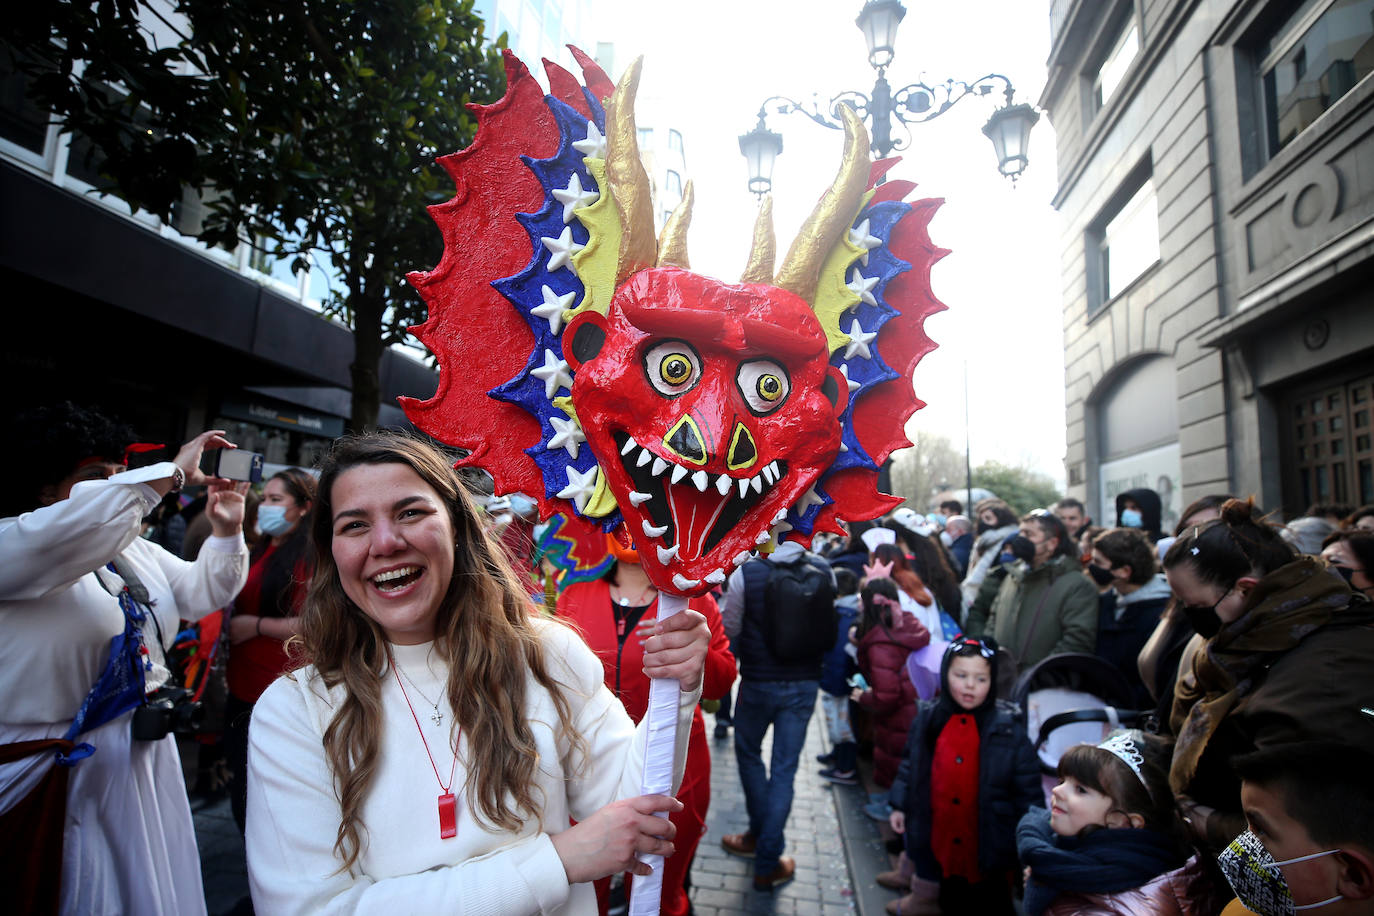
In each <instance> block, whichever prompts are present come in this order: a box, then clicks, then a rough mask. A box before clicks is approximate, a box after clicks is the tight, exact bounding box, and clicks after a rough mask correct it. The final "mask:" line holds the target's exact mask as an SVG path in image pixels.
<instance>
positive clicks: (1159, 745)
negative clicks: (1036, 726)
mask: <svg viewBox="0 0 1374 916" xmlns="http://www.w3.org/2000/svg"><path fill="white" fill-rule="evenodd" d="M1171 754H1172V747H1171V744H1170V742H1168V741H1167V740H1164V739H1161V738H1157V737H1154V736H1152V735H1145V734H1142V733H1141V732H1139V731H1135V730H1131V731H1122V732H1117V733H1116V734H1115V735H1113V736H1112V737H1110V738H1108V739H1107V740H1106V741H1104V742H1102V743H1101V744H1099V745H1097V746H1096V747H1094V746H1093V745H1090V744H1082V745H1079V746H1078V747H1074V748H1070V749H1069V750H1068V751H1066V752H1065V753H1064V755H1063V756H1062V757H1061V758H1060V759H1059V777H1060V783H1059V785H1057V786H1055V788H1054V790H1053V791H1052V792H1051V793H1050V809H1049V810H1048V811H1045V810H1041V809H1033V810H1031V811H1030V812H1029V813H1028V814H1026V816H1025V817H1023V818H1022V819H1021V824H1020V826H1018V827H1017V830H1016V845H1017V851H1018V852H1019V854H1020V857H1021V862H1022V864H1023V865H1025V866H1026V868H1027V873H1028V879H1027V881H1026V896H1025V909H1026V914H1027V916H1041V914H1047V916H1064V914H1075V916H1081V914H1118V913H1119V914H1131V916H1148V914H1171V916H1172V914H1184V916H1189V914H1193V913H1198V912H1201V911H1200V910H1199V909H1198V908H1197V901H1196V898H1195V896H1194V895H1193V894H1192V893H1191V891H1190V885H1191V883H1192V881H1193V880H1194V878H1195V877H1196V876H1197V875H1198V873H1199V868H1198V866H1197V861H1196V860H1195V859H1187V856H1186V854H1185V852H1184V847H1183V845H1182V843H1181V842H1180V840H1181V835H1180V834H1179V831H1178V827H1177V822H1176V820H1175V816H1174V804H1173V795H1172V793H1171V792H1170V791H1169V762H1170V758H1171Z"/></svg>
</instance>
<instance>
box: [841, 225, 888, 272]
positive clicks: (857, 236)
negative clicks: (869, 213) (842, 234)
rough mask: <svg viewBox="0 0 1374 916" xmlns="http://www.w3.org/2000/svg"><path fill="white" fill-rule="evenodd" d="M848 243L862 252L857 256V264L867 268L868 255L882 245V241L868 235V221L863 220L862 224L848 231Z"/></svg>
mask: <svg viewBox="0 0 1374 916" xmlns="http://www.w3.org/2000/svg"><path fill="white" fill-rule="evenodd" d="M849 242H850V244H851V245H856V246H858V247H859V248H862V249H863V250H864V253H863V254H862V255H860V256H859V263H860V264H862V265H864V266H865V267H867V266H868V253H869V252H870V251H872V250H873V249H874V248H877V247H878V246H880V245H882V243H883V240H882V239H880V238H878V237H877V236H874V235H869V234H868V220H864V221H863V222H862V223H859V225H857V226H855V227H854V228H853V229H850V230H849Z"/></svg>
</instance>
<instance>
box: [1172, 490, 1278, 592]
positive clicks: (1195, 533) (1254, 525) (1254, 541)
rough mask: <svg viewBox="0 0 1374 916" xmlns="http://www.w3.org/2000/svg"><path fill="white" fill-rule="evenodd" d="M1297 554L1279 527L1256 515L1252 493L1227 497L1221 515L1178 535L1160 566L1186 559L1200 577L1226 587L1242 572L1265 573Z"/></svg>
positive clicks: (1180, 562)
mask: <svg viewBox="0 0 1374 916" xmlns="http://www.w3.org/2000/svg"><path fill="white" fill-rule="evenodd" d="M1297 556H1298V555H1297V553H1296V552H1295V551H1294V550H1293V548H1292V547H1290V546H1288V544H1287V543H1285V542H1284V540H1283V538H1282V537H1280V536H1279V529H1278V528H1277V527H1276V526H1274V525H1271V524H1269V522H1267V521H1265V519H1264V518H1262V517H1261V516H1260V515H1259V511H1258V509H1257V508H1256V507H1255V500H1254V497H1251V498H1250V499H1245V500H1241V499H1228V500H1227V501H1226V502H1225V504H1224V505H1222V507H1221V518H1218V519H1214V520H1213V521H1210V522H1207V523H1205V524H1202V525H1197V526H1194V527H1192V528H1189V529H1187V530H1185V531H1184V532H1183V533H1182V534H1180V535H1179V536H1178V539H1177V540H1176V541H1174V543H1173V545H1172V546H1171V547H1170V548H1169V552H1168V553H1166V554H1165V555H1164V568H1165V569H1173V568H1174V567H1175V566H1179V565H1181V564H1183V563H1188V564H1190V565H1191V566H1192V567H1193V571H1194V572H1195V573H1196V574H1197V577H1198V579H1200V580H1201V581H1203V582H1206V583H1208V584H1211V585H1218V586H1221V587H1222V588H1230V587H1231V586H1233V585H1235V584H1236V581H1237V580H1238V579H1240V578H1241V577H1242V576H1250V575H1258V576H1266V575H1268V574H1269V573H1271V572H1273V571H1274V570H1276V569H1278V568H1279V567H1280V566H1285V565H1287V564H1288V563H1291V562H1293V561H1294V560H1295V559H1297Z"/></svg>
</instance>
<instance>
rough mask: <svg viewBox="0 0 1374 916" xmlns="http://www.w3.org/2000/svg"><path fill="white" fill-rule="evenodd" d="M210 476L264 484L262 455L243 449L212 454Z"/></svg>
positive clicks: (218, 451) (222, 450)
mask: <svg viewBox="0 0 1374 916" xmlns="http://www.w3.org/2000/svg"><path fill="white" fill-rule="evenodd" d="M210 454H211V455H212V456H213V457H212V458H211V459H210V470H209V472H208V473H209V474H210V476H211V477H225V478H228V479H229V480H246V481H248V482H249V483H261V482H262V453H261V452H249V451H245V450H244V449H241V448H222V449H218V450H216V451H213V452H211V453H210Z"/></svg>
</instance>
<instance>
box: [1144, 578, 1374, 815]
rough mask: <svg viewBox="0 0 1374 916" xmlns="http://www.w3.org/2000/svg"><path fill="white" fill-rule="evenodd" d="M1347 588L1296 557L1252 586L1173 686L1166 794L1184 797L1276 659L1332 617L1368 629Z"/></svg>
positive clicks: (1365, 611)
mask: <svg viewBox="0 0 1374 916" xmlns="http://www.w3.org/2000/svg"><path fill="white" fill-rule="evenodd" d="M1351 598H1352V593H1351V591H1350V587H1349V586H1348V585H1346V584H1345V582H1344V581H1342V580H1341V578H1340V577H1339V576H1337V575H1336V574H1334V573H1333V572H1331V571H1330V570H1329V569H1328V568H1327V566H1326V564H1325V563H1323V562H1322V561H1320V560H1317V559H1316V558H1314V557H1302V558H1300V559H1298V560H1295V561H1293V562H1292V563H1289V564H1287V565H1285V566H1281V567H1279V568H1278V569H1276V570H1274V571H1273V572H1272V573H1270V574H1269V575H1267V576H1265V577H1264V578H1263V579H1260V580H1259V582H1258V583H1257V584H1256V585H1255V587H1254V588H1253V589H1252V590H1251V592H1250V595H1249V597H1248V598H1247V600H1246V603H1245V609H1244V611H1243V612H1242V613H1241V616H1240V617H1239V618H1238V619H1237V620H1234V621H1232V622H1231V623H1228V624H1226V625H1225V626H1223V627H1222V628H1221V631H1220V632H1219V633H1217V635H1216V636H1213V637H1212V638H1211V639H1210V640H1208V641H1207V642H1206V644H1204V645H1203V647H1202V649H1201V651H1199V652H1198V653H1197V654H1196V655H1195V656H1194V657H1193V677H1194V679H1195V681H1196V683H1195V684H1194V685H1192V686H1189V685H1188V684H1186V683H1184V682H1182V681H1180V682H1179V684H1178V686H1177V689H1176V692H1175V696H1174V708H1173V713H1172V715H1171V716H1170V724H1171V726H1172V727H1173V732H1174V734H1176V735H1178V743H1177V744H1176V745H1175V746H1174V761H1173V765H1172V767H1171V768H1170V771H1169V786H1170V788H1172V789H1173V791H1174V792H1175V793H1176V794H1186V793H1187V790H1188V787H1189V786H1190V785H1191V784H1192V781H1193V777H1194V776H1196V775H1197V769H1198V762H1199V761H1200V760H1201V759H1202V755H1203V753H1204V752H1205V751H1206V749H1207V744H1208V742H1210V741H1211V739H1212V736H1213V735H1214V734H1215V733H1216V730H1217V728H1218V726H1220V725H1221V722H1222V720H1224V719H1225V718H1226V717H1227V716H1228V715H1229V714H1230V713H1231V711H1232V710H1233V709H1235V707H1236V704H1237V703H1239V702H1240V701H1241V700H1242V699H1243V698H1244V697H1245V696H1247V695H1248V694H1250V693H1252V692H1253V691H1254V690H1255V688H1256V687H1257V686H1258V684H1259V682H1260V680H1261V679H1262V678H1263V675H1264V673H1265V672H1266V671H1267V670H1268V669H1269V667H1270V666H1271V665H1273V664H1274V662H1276V661H1277V660H1278V659H1279V658H1280V657H1282V656H1283V655H1284V654H1285V653H1287V652H1288V651H1289V650H1291V649H1292V648H1293V647H1295V646H1296V645H1298V643H1300V642H1302V641H1303V640H1304V639H1305V638H1307V636H1309V635H1310V634H1311V633H1313V632H1314V631H1316V630H1318V629H1320V628H1321V627H1323V626H1326V625H1327V624H1328V623H1330V622H1331V621H1332V620H1333V619H1335V618H1336V617H1337V616H1339V617H1340V619H1341V621H1342V622H1349V623H1362V622H1367V621H1374V613H1371V611H1370V609H1369V606H1368V605H1367V604H1366V603H1365V602H1355V603H1354V604H1352V603H1351Z"/></svg>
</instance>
